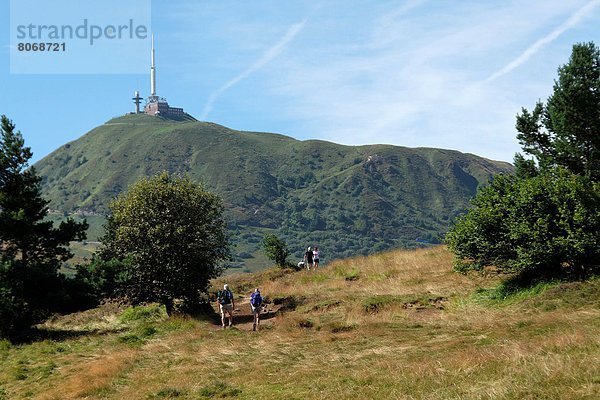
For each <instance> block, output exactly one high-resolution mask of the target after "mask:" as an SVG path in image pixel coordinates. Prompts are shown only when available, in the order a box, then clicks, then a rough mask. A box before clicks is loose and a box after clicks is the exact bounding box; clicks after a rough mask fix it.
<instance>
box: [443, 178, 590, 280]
mask: <svg viewBox="0 0 600 400" xmlns="http://www.w3.org/2000/svg"><path fill="white" fill-rule="evenodd" d="M472 205H473V208H472V209H471V210H470V211H469V212H468V213H467V214H465V215H464V216H462V217H459V218H458V220H457V221H456V224H455V226H454V227H453V229H452V230H451V231H450V232H449V233H448V235H447V236H446V243H447V244H448V246H449V248H450V249H451V250H452V251H453V252H454V253H455V254H456V257H457V269H458V270H459V271H467V270H471V269H477V270H480V269H482V268H484V267H486V266H494V267H496V268H499V269H500V270H502V271H505V272H512V273H518V274H521V275H522V276H524V277H525V276H527V277H531V278H533V279H539V278H542V279H545V278H554V277H559V276H562V275H565V274H568V273H576V274H577V275H578V276H580V275H585V274H587V273H589V272H591V271H592V270H594V269H595V268H597V267H598V260H599V259H600V235H599V234H598V232H600V212H599V211H598V205H600V187H599V185H598V184H593V185H592V184H589V181H588V180H587V179H586V178H584V177H581V176H578V175H575V174H573V173H572V172H570V171H568V170H566V169H564V168H558V169H555V170H552V171H548V172H544V173H541V174H539V175H538V176H536V177H533V178H528V179H520V178H517V177H514V176H498V177H496V178H495V179H494V180H493V182H492V183H491V184H490V185H489V186H487V187H485V188H483V189H482V190H481V191H480V192H479V193H478V195H477V197H476V198H475V199H474V200H473V203H472Z"/></svg>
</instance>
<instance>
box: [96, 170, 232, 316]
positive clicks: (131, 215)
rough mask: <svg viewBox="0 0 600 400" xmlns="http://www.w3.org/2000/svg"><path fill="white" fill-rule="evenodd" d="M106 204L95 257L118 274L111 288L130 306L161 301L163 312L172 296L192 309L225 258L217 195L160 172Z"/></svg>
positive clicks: (169, 308)
mask: <svg viewBox="0 0 600 400" xmlns="http://www.w3.org/2000/svg"><path fill="white" fill-rule="evenodd" d="M109 208H110V210H111V215H110V216H109V217H108V221H107V225H106V235H105V236H104V238H103V239H102V244H103V248H102V249H101V251H100V254H99V258H100V259H101V260H103V261H105V262H107V263H110V268H111V269H112V272H110V274H109V275H111V276H119V282H117V286H118V290H117V292H118V293H119V294H124V295H126V296H127V298H128V299H129V300H131V302H132V303H134V304H138V303H141V302H147V301H156V302H159V303H161V304H164V305H165V307H166V310H167V313H169V314H171V313H172V312H173V310H174V302H175V300H181V301H182V302H183V308H184V309H186V310H191V309H194V308H195V307H197V306H198V305H199V304H200V303H201V302H202V299H201V295H202V294H205V293H207V291H208V284H209V280H210V279H212V278H215V277H217V276H219V275H220V274H221V272H222V267H221V266H220V262H221V261H225V260H228V259H230V250H229V241H228V238H227V234H226V223H225V220H224V217H223V206H222V204H221V200H220V198H219V197H217V196H216V195H214V194H212V193H209V192H207V191H206V190H205V188H204V186H202V185H200V184H196V183H194V182H192V181H191V180H190V179H189V178H187V177H183V178H179V177H174V176H170V175H169V174H168V173H166V172H165V173H163V174H161V175H158V176H155V177H152V178H146V179H142V180H140V181H139V182H137V183H136V184H134V185H133V186H132V187H130V188H129V190H128V191H127V192H126V193H123V194H121V195H120V196H118V197H117V199H116V200H115V201H114V202H112V203H111V204H110V206H109ZM115 266H117V267H118V268H121V269H122V270H121V271H114V269H115ZM104 272H106V271H104Z"/></svg>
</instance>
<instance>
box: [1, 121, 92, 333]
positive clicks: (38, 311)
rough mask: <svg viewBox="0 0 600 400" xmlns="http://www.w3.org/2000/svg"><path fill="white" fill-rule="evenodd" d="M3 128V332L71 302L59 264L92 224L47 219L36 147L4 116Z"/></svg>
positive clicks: (42, 316) (17, 327)
mask: <svg viewBox="0 0 600 400" xmlns="http://www.w3.org/2000/svg"><path fill="white" fill-rule="evenodd" d="M0 133H1V138H0V336H8V335H10V334H11V333H13V332H14V331H15V330H18V329H22V328H27V327H29V326H30V325H31V324H33V323H36V322H39V321H40V320H42V319H43V318H44V317H45V316H47V314H48V313H49V312H51V311H57V309H59V308H61V306H62V305H63V303H64V302H65V301H66V300H65V296H66V293H65V291H64V289H65V288H64V285H63V283H64V277H63V276H61V275H60V274H59V273H58V268H59V267H60V266H61V265H62V263H63V262H64V261H66V260H68V259H69V258H71V257H72V256H73V254H72V253H71V252H70V251H69V249H68V245H69V242H70V241H73V240H85V238H86V235H85V231H86V229H87V223H85V222H81V223H77V222H75V221H73V220H72V219H67V221H66V222H62V223H61V224H60V225H59V226H58V227H54V225H53V223H52V222H51V221H47V220H45V219H46V216H47V215H48V207H47V205H48V202H47V201H46V200H44V199H43V198H42V195H41V188H40V184H41V180H42V179H41V178H40V177H39V176H37V174H36V172H35V169H34V168H33V167H31V168H28V162H29V159H30V158H31V156H32V153H31V149H30V148H29V147H25V141H24V140H23V136H22V135H21V133H20V132H17V131H15V125H14V124H13V123H12V121H10V120H9V119H8V118H7V117H6V116H4V115H3V116H2V117H1V120H0Z"/></svg>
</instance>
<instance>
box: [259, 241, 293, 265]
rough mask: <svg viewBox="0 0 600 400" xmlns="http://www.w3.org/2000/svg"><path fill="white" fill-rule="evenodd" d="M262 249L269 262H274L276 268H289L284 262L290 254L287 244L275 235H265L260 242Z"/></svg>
mask: <svg viewBox="0 0 600 400" xmlns="http://www.w3.org/2000/svg"><path fill="white" fill-rule="evenodd" d="M262 245H263V249H264V251H265V254H266V255H267V257H268V258H269V260H271V261H274V262H275V264H277V265H278V266H280V267H282V268H285V267H287V266H289V264H288V262H287V261H286V260H287V258H288V256H289V255H290V252H289V250H288V248H287V244H286V243H285V242H284V241H283V240H281V239H279V238H278V237H277V236H276V235H273V234H267V235H265V237H264V238H263V241H262Z"/></svg>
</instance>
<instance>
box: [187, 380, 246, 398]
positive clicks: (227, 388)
mask: <svg viewBox="0 0 600 400" xmlns="http://www.w3.org/2000/svg"><path fill="white" fill-rule="evenodd" d="M240 393H242V390H241V389H238V388H236V387H233V386H231V385H230V384H228V383H226V382H213V383H212V384H210V385H208V386H206V387H204V388H202V389H201V390H200V391H199V392H198V394H199V395H200V396H201V398H205V399H213V398H226V397H236V396H238V395H239V394H240Z"/></svg>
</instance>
